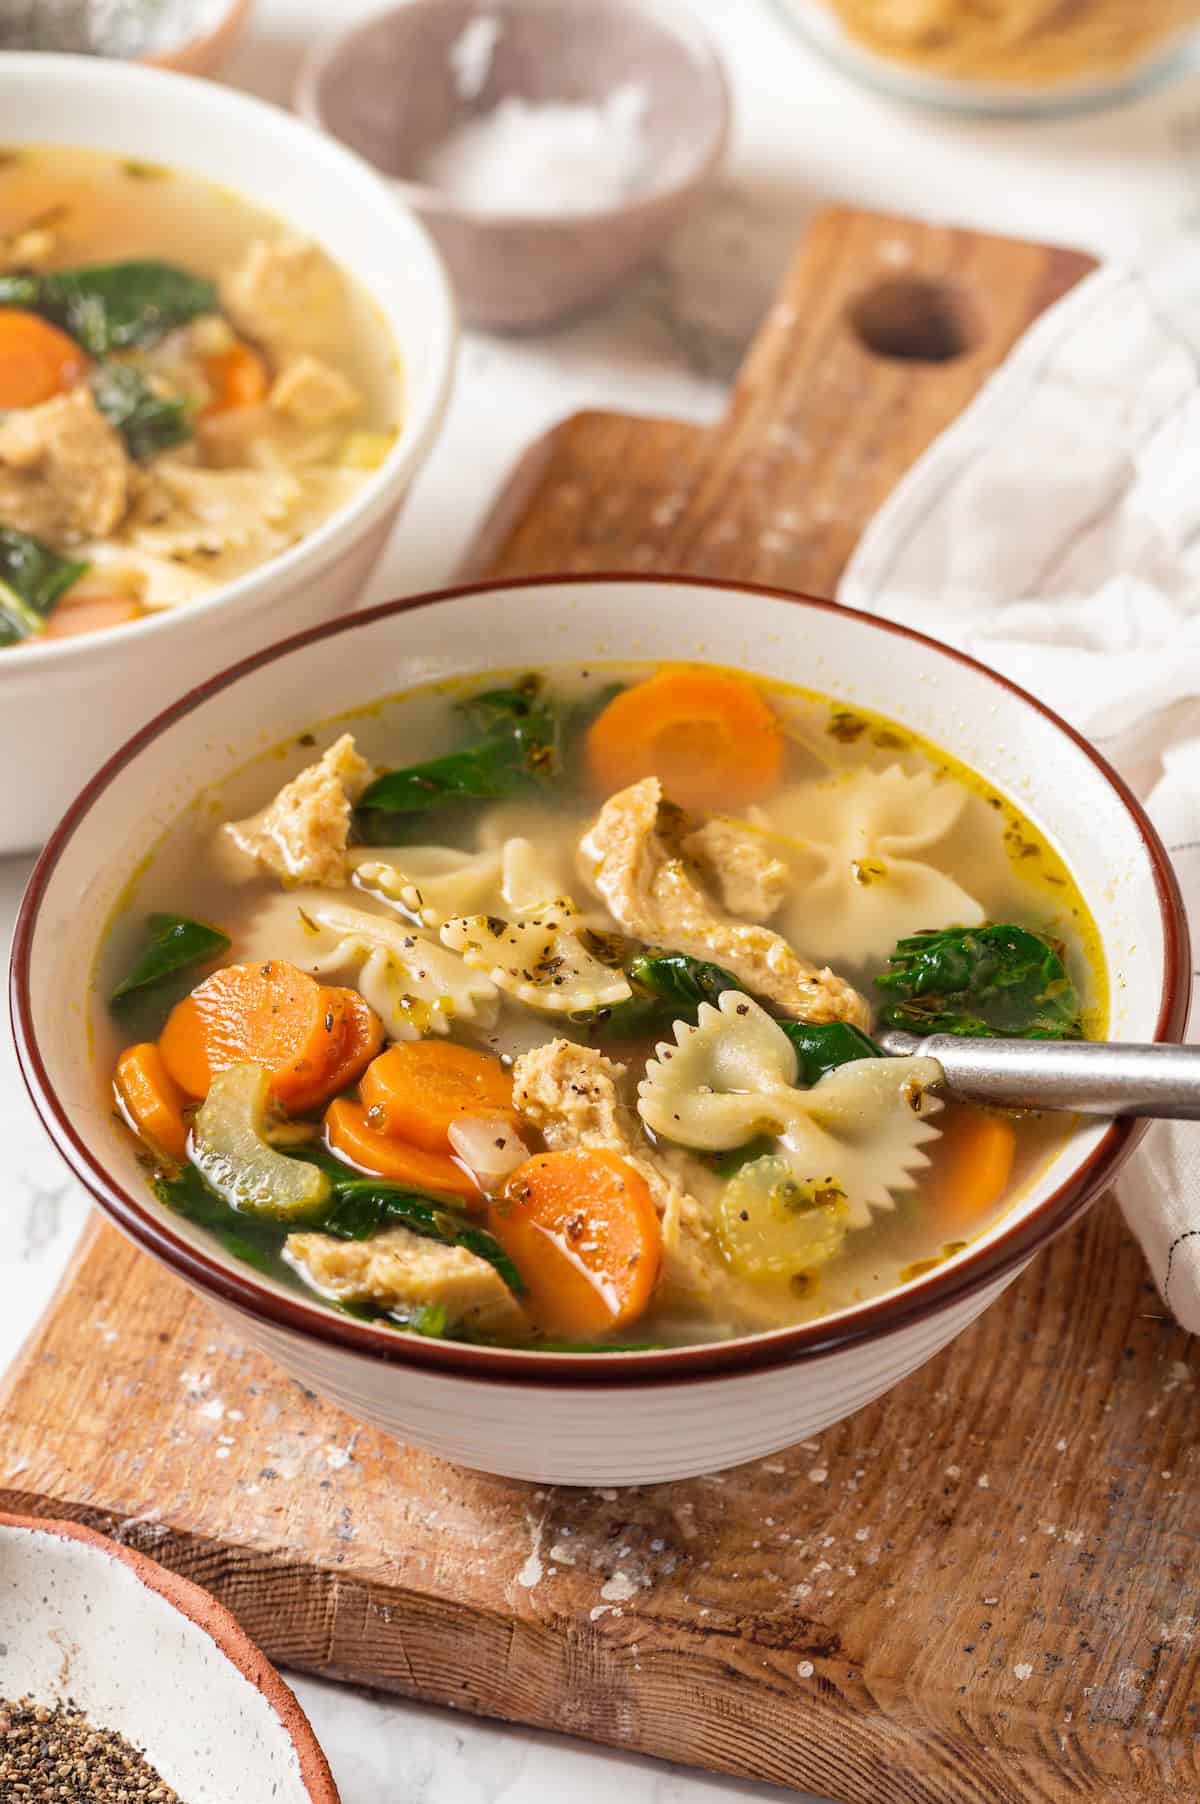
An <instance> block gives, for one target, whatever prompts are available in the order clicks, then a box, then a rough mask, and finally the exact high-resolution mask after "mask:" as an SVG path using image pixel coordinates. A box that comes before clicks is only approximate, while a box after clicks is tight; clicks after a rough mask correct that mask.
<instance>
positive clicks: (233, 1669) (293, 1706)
mask: <svg viewBox="0 0 1200 1804" xmlns="http://www.w3.org/2000/svg"><path fill="white" fill-rule="evenodd" d="M0 1697H3V1698H8V1699H9V1700H10V1702H16V1701H17V1700H19V1699H21V1698H25V1697H31V1698H32V1699H33V1700H34V1702H35V1703H39V1704H46V1705H50V1706H53V1705H55V1704H58V1703H61V1702H63V1701H64V1700H66V1699H68V1698H69V1699H71V1701H72V1702H73V1703H75V1704H77V1705H78V1706H79V1708H80V1709H81V1710H82V1711H83V1713H84V1715H85V1716H86V1717H87V1718H88V1720H89V1721H90V1722H91V1723H92V1724H93V1725H94V1726H95V1727H97V1728H104V1729H115V1730H117V1731H119V1733H120V1734H122V1735H124V1736H125V1738H126V1739H127V1740H128V1741H131V1742H133V1744H134V1745H135V1747H138V1748H141V1749H142V1750H143V1751H144V1753H145V1755H146V1758H147V1760H148V1761H149V1762H150V1764H151V1765H152V1766H153V1767H154V1768H155V1770H156V1771H157V1772H158V1774H159V1776H160V1777H161V1778H162V1779H164V1780H165V1781H166V1783H167V1784H168V1785H170V1786H172V1787H173V1788H174V1789H175V1791H177V1792H178V1793H179V1796H180V1797H181V1798H183V1799H184V1800H186V1804H229V1800H230V1799H233V1798H238V1799H246V1800H250V1799H268V1798H269V1799H271V1801H272V1804H338V1790H337V1786H336V1785H335V1784H334V1782H333V1775H332V1773H331V1772H330V1771H329V1765H328V1762H327V1761H326V1759H325V1756H324V1754H323V1753H322V1752H321V1750H320V1748H319V1746H318V1745H317V1739H316V1737H315V1736H314V1734H313V1732H312V1728H311V1726H310V1724H309V1721H308V1718H307V1717H306V1716H305V1714H304V1712H303V1710H301V1708H300V1705H299V1704H298V1703H297V1701H296V1699H295V1697H294V1696H293V1695H292V1693H291V1691H289V1689H288V1687H287V1686H286V1685H285V1684H284V1682H283V1680H282V1679H281V1678H280V1676H279V1674H278V1673H277V1672H276V1671H275V1668H274V1667H273V1666H272V1665H271V1664H270V1662H269V1661H268V1659H267V1657H266V1655H265V1654H264V1653H262V1651H261V1650H260V1649H259V1648H257V1647H256V1646H255V1645H254V1643H253V1642H252V1641H251V1640H250V1639H249V1637H248V1636H246V1635H245V1634H244V1633H243V1632H242V1630H241V1629H240V1628H239V1627H238V1625H237V1623H236V1622H235V1621H234V1619H233V1617H232V1616H231V1615H230V1614H229V1611H228V1610H226V1609H225V1608H224V1607H223V1606H222V1605H221V1604H219V1603H217V1602H216V1601H215V1599H214V1598H211V1597H209V1595H208V1593H207V1592H206V1591H201V1590H200V1589H199V1588H198V1587H197V1586H196V1585H192V1584H189V1583H188V1581H187V1580H186V1579H181V1578H179V1577H177V1576H176V1574H175V1573H173V1572H168V1571H167V1570H166V1569H165V1567H162V1566H157V1565H155V1563H154V1561H153V1560H148V1559H147V1558H146V1556H145V1555H144V1554H141V1553H135V1552H134V1551H133V1549H132V1548H129V1547H121V1546H119V1545H118V1544H117V1543H116V1542H115V1541H106V1540H105V1538H104V1536H103V1535H97V1534H93V1532H92V1531H91V1529H87V1528H81V1527H80V1526H79V1524H78V1523H76V1522H50V1521H41V1520H40V1519H36V1518H33V1517H29V1516H6V1515H3V1514H0ZM5 1795H7V1794H5Z"/></svg>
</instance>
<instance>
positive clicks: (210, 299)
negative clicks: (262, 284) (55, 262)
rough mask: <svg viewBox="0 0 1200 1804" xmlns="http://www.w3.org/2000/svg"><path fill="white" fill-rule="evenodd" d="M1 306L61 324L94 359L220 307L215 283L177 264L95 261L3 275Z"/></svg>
mask: <svg viewBox="0 0 1200 1804" xmlns="http://www.w3.org/2000/svg"><path fill="white" fill-rule="evenodd" d="M0 307H25V308H28V309H29V310H30V311H31V312H33V313H40V314H42V315H43V317H44V318H46V319H48V320H52V321H53V322H54V324H55V325H56V326H61V327H62V329H63V330H64V331H65V332H69V333H70V334H71V337H72V338H74V339H77V340H78V341H79V343H80V344H81V345H82V346H83V348H84V350H85V351H90V352H91V354H92V356H93V357H107V356H108V355H109V353H110V352H112V351H126V350H129V349H130V348H131V347H133V346H135V345H152V344H157V342H158V340H159V339H160V338H165V337H166V335H167V333H168V332H172V331H174V329H175V327H176V326H183V325H186V324H187V322H188V321H189V320H192V319H196V318H197V317H198V315H200V314H202V313H213V312H215V311H216V308H217V290H216V287H215V285H214V284H213V283H212V282H209V281H206V280H205V279H204V278H203V277H201V276H194V275H192V274H191V273H190V272H189V271H188V270H186V269H180V268H179V267H178V266H177V265H176V264H173V263H160V262H155V261H143V262H130V263H93V264H88V265H87V266H85V267H83V268H80V269H60V270H54V271H52V272H51V273H49V274H45V275H43V274H38V273H37V272H35V271H33V270H13V271H11V272H9V273H8V274H5V275H0Z"/></svg>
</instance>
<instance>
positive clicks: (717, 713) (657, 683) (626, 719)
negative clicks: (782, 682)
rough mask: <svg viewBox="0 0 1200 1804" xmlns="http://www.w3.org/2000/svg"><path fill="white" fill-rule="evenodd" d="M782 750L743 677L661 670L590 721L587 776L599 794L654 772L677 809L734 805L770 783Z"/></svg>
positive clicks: (763, 706) (770, 717)
mask: <svg viewBox="0 0 1200 1804" xmlns="http://www.w3.org/2000/svg"><path fill="white" fill-rule="evenodd" d="M784 750H785V741H784V736H783V731H782V729H781V727H780V725H779V722H778V720H777V719H776V717H775V715H774V714H773V713H772V711H771V709H770V708H769V707H768V705H767V703H766V702H765V701H764V699H763V697H762V695H761V694H760V693H759V691H758V690H757V689H756V688H755V686H754V684H753V683H751V682H748V681H747V680H746V678H745V677H740V676H733V675H731V674H730V673H729V672H728V671H723V670H696V669H671V670H663V671H660V672H659V673H658V675H657V676H652V677H650V678H649V679H648V681H646V682H644V683H638V684H636V685H635V686H634V687H633V688H632V689H626V690H623V691H622V693H621V694H620V695H618V696H614V698H613V700H612V701H611V702H609V704H608V706H607V708H605V709H604V711H603V713H602V714H599V715H598V716H597V717H596V719H595V720H594V721H593V722H592V725H591V728H590V729H589V732H588V737H587V768H588V777H589V780H590V781H591V783H592V786H593V787H594V788H595V789H596V790H597V791H598V792H599V793H600V794H601V795H611V794H612V792H613V791H614V790H616V789H624V788H626V787H627V786H628V785H629V784H630V783H640V782H641V780H642V778H643V777H657V778H658V779H659V780H660V782H661V783H662V786H663V789H664V790H665V792H666V794H667V796H668V797H669V798H670V800H671V801H673V802H678V803H679V805H680V806H681V807H683V808H690V809H695V810H697V811H701V810H705V809H712V808H736V807H740V806H743V805H744V804H746V803H748V802H754V801H757V800H758V799H759V798H760V797H761V796H764V795H766V794H768V792H769V791H770V790H772V789H774V788H775V787H776V785H777V784H778V782H779V780H780V777H781V776H782V773H783V760H784Z"/></svg>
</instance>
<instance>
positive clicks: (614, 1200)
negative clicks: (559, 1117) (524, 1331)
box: [488, 1152, 662, 1340]
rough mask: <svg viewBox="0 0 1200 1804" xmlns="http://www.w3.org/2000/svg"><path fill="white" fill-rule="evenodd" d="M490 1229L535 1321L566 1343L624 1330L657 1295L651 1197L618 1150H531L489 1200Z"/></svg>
mask: <svg viewBox="0 0 1200 1804" xmlns="http://www.w3.org/2000/svg"><path fill="white" fill-rule="evenodd" d="M488 1227H489V1228H490V1230H491V1232H492V1233H493V1234H494V1235H495V1237H496V1239H497V1240H498V1241H499V1242H500V1244H501V1246H502V1247H503V1248H504V1250H505V1252H506V1253H508V1255H509V1256H510V1258H511V1259H512V1260H513V1263H514V1264H515V1265H516V1267H517V1270H518V1271H519V1272H520V1274H521V1276H522V1278H523V1279H524V1280H525V1284H526V1286H527V1289H528V1291H529V1304H530V1310H531V1313H532V1315H533V1317H534V1319H535V1320H536V1321H537V1322H538V1323H539V1324H540V1326H541V1327H543V1328H544V1329H546V1330H547V1332H548V1333H550V1334H553V1335H556V1336H560V1337H561V1338H563V1339H564V1340H596V1339H598V1338H599V1337H600V1336H602V1335H605V1334H608V1333H609V1332H610V1331H611V1330H612V1329H614V1328H622V1327H627V1326H628V1325H629V1323H630V1322H635V1321H636V1320H637V1318H638V1317H639V1316H640V1315H642V1314H643V1313H644V1311H645V1310H646V1308H647V1306H648V1304H649V1302H650V1298H651V1296H652V1295H653V1293H654V1286H655V1284H656V1282H657V1280H658V1274H659V1270H660V1267H661V1265H662V1230H661V1229H660V1227H659V1225H658V1215H657V1213H656V1211H655V1208H654V1199H653V1197H652V1196H651V1195H650V1191H649V1188H648V1186H647V1184H646V1181H645V1179H644V1178H643V1177H642V1176H641V1175H640V1173H639V1172H637V1171H635V1170H634V1168H633V1166H632V1165H630V1163H629V1162H628V1160H626V1159H622V1158H621V1157H619V1155H618V1154H616V1153H610V1152H563V1153H536V1154H535V1155H534V1157H533V1158H532V1159H526V1161H525V1163H524V1164H523V1165H520V1166H518V1167H517V1169H516V1171H514V1172H513V1174H512V1176H511V1177H510V1178H509V1180H508V1183H507V1184H506V1186H505V1189H504V1196H503V1198H502V1199H501V1200H500V1201H498V1202H494V1203H492V1204H491V1206H490V1208H489V1209H488Z"/></svg>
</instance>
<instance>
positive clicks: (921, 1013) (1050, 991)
mask: <svg viewBox="0 0 1200 1804" xmlns="http://www.w3.org/2000/svg"><path fill="white" fill-rule="evenodd" d="M875 982H876V984H877V985H878V987H879V988H880V989H881V990H883V991H884V992H885V994H886V995H887V996H888V998H889V999H894V1000H889V1003H888V1006H887V1007H885V1009H884V1010H883V1019H884V1021H885V1022H886V1024H887V1025H888V1026H889V1027H896V1028H901V1029H903V1030H904V1031H905V1032H907V1033H914V1034H966V1035H975V1036H980V1037H983V1038H986V1039H994V1038H996V1037H997V1036H999V1035H1007V1036H1012V1037H1014V1038H1016V1039H1023V1040H1077V1039H1079V1038H1081V1037H1082V1034H1083V1026H1082V1022H1081V1020H1080V1002H1079V996H1078V993H1077V991H1076V989H1075V985H1074V984H1073V983H1072V981H1071V977H1070V974H1069V973H1068V971H1067V968H1066V966H1065V965H1064V963H1063V960H1062V953H1061V949H1060V948H1059V946H1058V945H1057V944H1056V943H1055V942H1054V941H1053V940H1051V939H1050V938H1048V937H1047V936H1044V935H1042V934H1038V933H1033V932H1031V931H1030V930H1029V928H1027V927H1014V926H1012V925H1009V924H1005V923H993V924H990V925H988V926H986V927H947V928H943V929H941V930H940V931H937V932H927V933H917V934H913V935H912V936H911V938H909V939H904V940H901V941H900V943H899V945H898V946H897V947H896V950H895V951H894V952H893V953H892V956H891V958H890V959H889V960H888V969H887V970H886V971H884V972H882V973H881V975H880V976H878V977H877V978H876V979H875Z"/></svg>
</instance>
